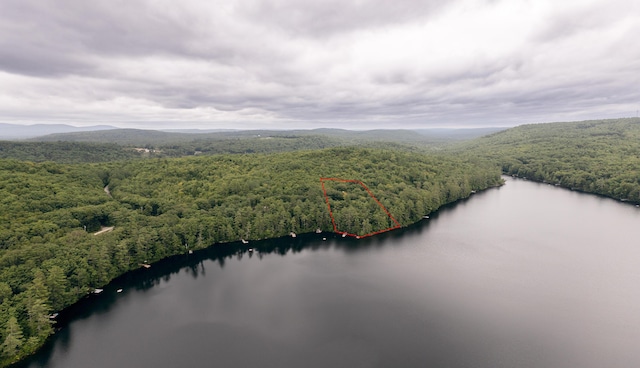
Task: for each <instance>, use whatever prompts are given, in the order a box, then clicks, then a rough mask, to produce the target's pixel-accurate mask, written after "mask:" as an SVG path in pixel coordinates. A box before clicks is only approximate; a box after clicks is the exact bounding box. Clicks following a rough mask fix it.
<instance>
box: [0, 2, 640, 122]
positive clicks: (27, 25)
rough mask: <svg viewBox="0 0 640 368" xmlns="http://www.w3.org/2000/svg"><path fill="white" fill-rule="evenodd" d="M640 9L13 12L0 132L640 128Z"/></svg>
mask: <svg viewBox="0 0 640 368" xmlns="http://www.w3.org/2000/svg"><path fill="white" fill-rule="evenodd" d="M639 35H640V1H637V0H563V1H557V0H474V1H467V0H446V1H445V0H372V1H364V0H321V1H320V0H225V1H222V0H218V1H210V0H180V1H175V0H92V1H86V0H56V1H52V0H0V122H3V123H13V124H36V123H56V124H60V123H65V124H71V125H76V126H87V125H97V124H108V125H114V126H119V127H134V128H201V129H228V128H234V129H256V128H261V129H267V128H269V129H305V128H318V127H334V128H349V129H373V128H376V129H377V128H389V129H395V128H435V127H488V126H491V127H494V126H515V125H520V124H525V123H539V122H553V121H575V120H587V119H602V118H619V117H632V116H637V114H638V110H640V83H639V82H640V42H639V41H638V39H639V37H640V36H639Z"/></svg>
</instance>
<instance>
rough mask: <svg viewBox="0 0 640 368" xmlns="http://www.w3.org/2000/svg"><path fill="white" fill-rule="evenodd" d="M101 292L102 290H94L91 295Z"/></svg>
mask: <svg viewBox="0 0 640 368" xmlns="http://www.w3.org/2000/svg"><path fill="white" fill-rule="evenodd" d="M103 291H104V290H103V289H95V290H93V293H94V294H100V293H101V292H103Z"/></svg>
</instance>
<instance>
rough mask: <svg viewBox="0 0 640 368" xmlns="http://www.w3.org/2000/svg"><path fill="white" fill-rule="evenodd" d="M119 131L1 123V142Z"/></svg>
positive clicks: (107, 128)
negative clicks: (53, 135)
mask: <svg viewBox="0 0 640 368" xmlns="http://www.w3.org/2000/svg"><path fill="white" fill-rule="evenodd" d="M110 129H118V128H116V127H114V126H110V125H93V126H86V127H77V126H73V125H67V124H33V125H19V124H7V123H0V140H17V139H29V138H35V137H41V136H45V135H49V134H61V133H73V132H90V131H102V130H110Z"/></svg>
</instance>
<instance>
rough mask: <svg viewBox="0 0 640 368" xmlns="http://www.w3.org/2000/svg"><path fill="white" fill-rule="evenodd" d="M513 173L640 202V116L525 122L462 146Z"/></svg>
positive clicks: (462, 148) (463, 149)
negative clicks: (639, 117)
mask: <svg viewBox="0 0 640 368" xmlns="http://www.w3.org/2000/svg"><path fill="white" fill-rule="evenodd" d="M458 149H459V150H462V151H466V152H468V153H469V154H472V155H479V156H482V157H485V158H488V159H491V160H493V161H496V162H498V163H499V164H500V165H501V166H502V170H503V171H504V172H505V173H507V174H510V175H516V176H519V177H526V178H529V179H532V180H536V181H540V182H547V183H551V184H557V185H560V186H563V187H567V188H571V189H575V190H580V191H584V192H588V193H595V194H600V195H603V196H607V197H611V198H616V199H620V200H624V201H630V202H634V203H640V119H637V118H633V119H619V120H603V121H583V122H573V123H553V124H534V125H523V126H519V127H516V128H513V129H509V130H506V131H503V132H499V133H495V134H492V135H489V136H486V137H483V138H480V139H477V140H475V141H472V142H470V143H467V144H464V145H462V146H460V147H458Z"/></svg>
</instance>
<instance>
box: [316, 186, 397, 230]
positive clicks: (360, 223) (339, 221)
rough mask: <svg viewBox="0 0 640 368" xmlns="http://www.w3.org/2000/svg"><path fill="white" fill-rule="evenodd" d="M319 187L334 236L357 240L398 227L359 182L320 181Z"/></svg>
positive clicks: (386, 211)
mask: <svg viewBox="0 0 640 368" xmlns="http://www.w3.org/2000/svg"><path fill="white" fill-rule="evenodd" d="M320 183H321V185H322V192H323V193H324V199H325V201H326V202H327V208H328V210H329V215H330V216H331V222H332V224H333V231H334V232H336V233H338V234H342V236H351V237H355V238H358V239H360V238H365V237H368V236H372V235H376V234H380V233H384V232H386V231H390V230H394V229H398V228H400V227H401V225H400V223H399V222H398V221H396V219H395V218H393V216H392V215H391V213H389V211H388V210H387V209H386V208H385V207H384V206H383V205H382V203H380V201H379V200H378V198H376V196H375V195H373V193H372V192H371V190H369V188H367V186H366V185H364V183H363V182H361V181H360V180H352V179H339V178H320Z"/></svg>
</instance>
